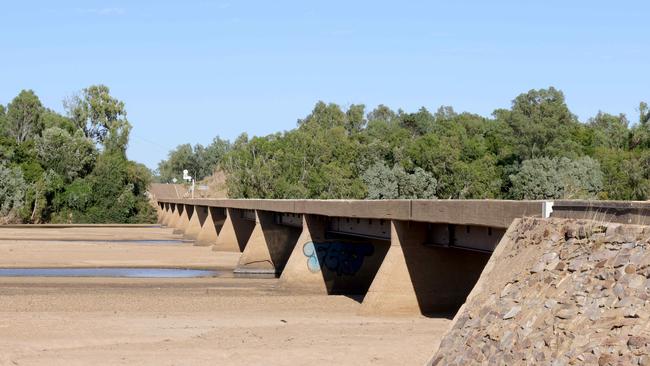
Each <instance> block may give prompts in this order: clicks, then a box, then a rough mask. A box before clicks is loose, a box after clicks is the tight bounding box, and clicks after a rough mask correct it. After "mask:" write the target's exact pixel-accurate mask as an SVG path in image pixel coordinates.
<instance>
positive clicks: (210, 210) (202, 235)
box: [194, 206, 226, 246]
mask: <svg viewBox="0 0 650 366" xmlns="http://www.w3.org/2000/svg"><path fill="white" fill-rule="evenodd" d="M197 207H199V208H198V209H197V213H198V218H199V222H200V223H201V231H200V232H199V235H198V236H197V237H196V241H195V242H194V245H199V246H210V245H215V244H216V243H217V238H218V236H219V231H220V230H221V228H222V227H223V224H224V221H225V220H226V214H225V209H223V208H218V207H207V206H197Z"/></svg>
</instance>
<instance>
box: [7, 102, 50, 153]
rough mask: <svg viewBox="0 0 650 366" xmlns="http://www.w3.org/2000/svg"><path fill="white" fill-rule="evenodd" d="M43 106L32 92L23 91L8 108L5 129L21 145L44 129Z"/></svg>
mask: <svg viewBox="0 0 650 366" xmlns="http://www.w3.org/2000/svg"><path fill="white" fill-rule="evenodd" d="M42 113H43V106H42V105H41V101H40V99H38V97H37V96H36V94H34V92H33V91H32V90H23V91H21V92H20V94H18V96H16V97H15V98H14V99H13V100H12V101H11V103H9V106H8V107H7V115H6V117H5V119H6V120H5V129H6V133H7V135H8V136H10V137H12V138H13V139H15V140H16V143H18V144H20V143H23V142H25V141H27V140H28V139H31V138H33V137H34V136H36V135H38V134H39V133H40V132H41V130H42V129H43V123H42V120H41V114H42Z"/></svg>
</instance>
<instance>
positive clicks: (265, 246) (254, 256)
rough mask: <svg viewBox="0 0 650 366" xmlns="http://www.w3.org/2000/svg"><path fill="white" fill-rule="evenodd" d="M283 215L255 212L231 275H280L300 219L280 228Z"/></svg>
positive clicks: (296, 234)
mask: <svg viewBox="0 0 650 366" xmlns="http://www.w3.org/2000/svg"><path fill="white" fill-rule="evenodd" d="M282 217H283V216H281V215H279V214H277V213H273V212H269V211H262V210H255V227H254V228H253V231H252V233H251V235H250V237H249V239H248V242H247V243H246V246H245V248H244V251H243V253H242V256H241V257H240V258H239V262H238V263H237V267H236V268H235V271H234V272H235V273H240V274H273V275H279V274H280V273H282V270H283V269H284V267H285V265H286V263H287V260H288V259H289V255H291V252H292V250H293V248H294V246H295V245H296V242H297V240H298V237H299V236H300V234H301V231H302V218H300V217H299V215H297V217H293V216H290V217H291V218H293V219H294V221H293V223H294V226H291V225H290V224H291V223H292V222H289V225H282V224H281V219H282Z"/></svg>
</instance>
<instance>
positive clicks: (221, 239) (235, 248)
mask: <svg viewBox="0 0 650 366" xmlns="http://www.w3.org/2000/svg"><path fill="white" fill-rule="evenodd" d="M254 228H255V221H251V220H248V219H246V218H244V216H243V211H242V210H238V209H234V208H228V209H226V220H225V221H224V224H223V227H222V228H221V232H219V236H218V237H217V242H216V243H215V245H214V246H213V247H212V250H214V251H224V252H243V251H244V247H245V246H246V242H248V238H249V237H250V236H251V233H252V232H253V229H254Z"/></svg>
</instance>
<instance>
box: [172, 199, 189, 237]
mask: <svg viewBox="0 0 650 366" xmlns="http://www.w3.org/2000/svg"><path fill="white" fill-rule="evenodd" d="M189 206H190V205H184V204H177V205H176V209H177V210H178V213H179V216H178V220H176V223H175V225H174V229H175V230H174V234H184V233H185V230H186V229H187V226H188V225H189V224H190V218H189V216H188V215H187V212H188V209H187V208H188V207H189Z"/></svg>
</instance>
